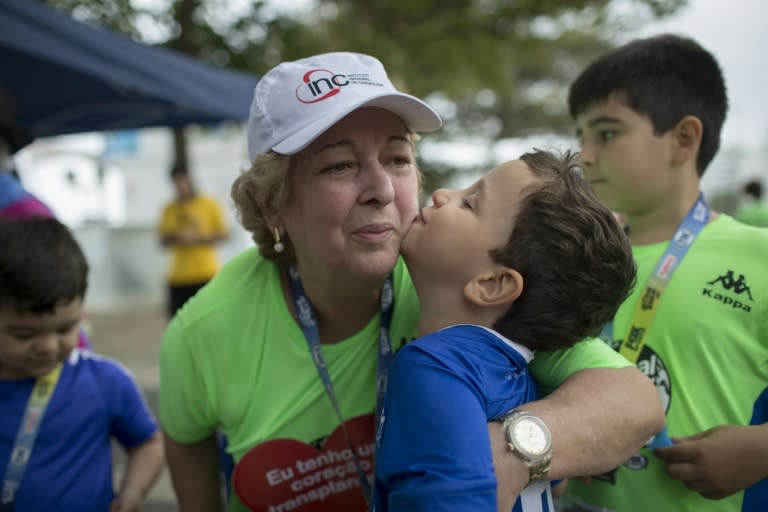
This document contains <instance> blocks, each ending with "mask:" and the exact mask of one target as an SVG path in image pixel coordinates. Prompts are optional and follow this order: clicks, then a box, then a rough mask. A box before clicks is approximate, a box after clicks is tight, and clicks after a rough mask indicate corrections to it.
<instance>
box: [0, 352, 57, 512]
mask: <svg viewBox="0 0 768 512" xmlns="http://www.w3.org/2000/svg"><path fill="white" fill-rule="evenodd" d="M61 369H62V365H61V363H59V364H57V365H56V367H55V368H54V369H53V370H51V371H50V372H48V373H47V374H45V375H43V376H42V377H40V378H38V379H37V381H35V386H34V387H33V388H32V394H30V395H29V400H28V401H27V408H26V410H25V411H24V417H23V419H22V421H21V426H20V427H19V432H18V433H17V434H16V442H15V443H14V445H13V449H12V450H11V458H10V460H9V461H8V466H7V467H6V469H5V478H3V491H2V497H0V512H11V511H12V510H13V505H14V503H15V502H16V491H17V490H18V489H19V486H20V485H21V479H22V478H23V477H24V471H25V470H26V469H27V463H28V462H29V459H30V457H31V455H32V448H33V447H34V446H35V440H36V439H37V433H38V432H39V431H40V423H41V422H42V419H43V414H45V409H46V407H47V406H48V402H50V399H51V396H53V392H54V391H55V390H56V384H57V383H58V381H59V376H60V375H61Z"/></svg>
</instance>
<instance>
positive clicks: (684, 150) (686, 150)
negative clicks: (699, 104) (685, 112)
mask: <svg viewBox="0 0 768 512" xmlns="http://www.w3.org/2000/svg"><path fill="white" fill-rule="evenodd" d="M703 133H704V126H703V125H702V124H701V120H700V119H699V118H698V117H696V116H685V117H684V118H683V119H681V120H680V122H679V123H677V126H675V127H674V128H673V129H672V134H673V137H674V142H675V147H674V149H673V151H672V163H674V164H676V165H681V164H683V163H685V162H686V161H688V160H691V159H692V160H693V165H694V167H695V166H696V160H697V158H698V156H699V147H700V146H701V136H702V134H703Z"/></svg>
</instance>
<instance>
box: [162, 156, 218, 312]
mask: <svg viewBox="0 0 768 512" xmlns="http://www.w3.org/2000/svg"><path fill="white" fill-rule="evenodd" d="M171 180H172V181H173V185H174V187H175V189H176V199H174V200H173V201H172V202H171V203H169V204H167V205H166V206H165V208H164V209H163V215H162V218H161V220H160V225H159V227H158V231H159V235H160V241H161V243H162V244H163V247H166V248H168V249H169V250H170V253H171V263H170V267H169V270H168V277H167V280H168V317H169V318H172V317H173V316H174V315H175V314H176V311H177V310H178V309H179V308H181V306H183V305H184V303H185V302H186V301H187V300H188V299H189V298H191V297H192V296H193V295H194V294H195V293H197V291H198V290H199V289H200V288H202V287H203V286H205V284H206V283H207V282H208V281H210V280H211V278H212V277H213V276H214V275H215V274H216V271H217V270H218V269H219V262H218V258H217V255H216V244H218V243H219V242H222V241H224V240H226V239H227V237H228V230H227V225H226V222H225V220H224V215H223V214H222V211H221V207H220V206H219V203H218V202H217V201H216V200H215V199H213V198H212V197H209V196H206V195H203V194H200V193H198V192H197V190H196V188H195V186H194V183H193V182H192V178H191V177H190V175H189V172H188V170H187V168H186V167H185V166H182V165H175V166H174V167H173V168H172V169H171Z"/></svg>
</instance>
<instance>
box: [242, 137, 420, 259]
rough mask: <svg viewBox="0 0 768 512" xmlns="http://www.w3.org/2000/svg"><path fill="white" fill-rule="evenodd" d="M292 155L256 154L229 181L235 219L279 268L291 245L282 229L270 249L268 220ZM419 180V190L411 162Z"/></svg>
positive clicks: (279, 205)
mask: <svg viewBox="0 0 768 512" xmlns="http://www.w3.org/2000/svg"><path fill="white" fill-rule="evenodd" d="M408 138H409V140H410V141H411V145H412V146H413V155H414V158H415V157H416V142H417V141H418V140H419V139H420V137H419V135H418V134H417V133H414V132H410V131H409V132H408ZM291 164H292V156H291V155H280V154H278V153H275V152H274V151H270V152H268V153H261V154H258V155H256V158H255V159H254V160H253V164H252V165H251V167H250V169H248V170H245V171H243V172H242V173H241V174H240V176H238V177H237V179H235V182H234V183H233V184H232V191H231V196H232V200H233V201H234V203H235V207H236V208H237V214H238V219H239V220H240V223H241V224H242V225H243V227H244V228H245V229H246V230H248V231H250V232H251V238H252V239H253V241H254V242H256V245H257V246H258V247H259V252H260V253H261V255H262V256H263V257H264V258H266V259H268V260H272V261H274V262H275V263H277V264H278V265H280V266H281V267H287V266H289V265H291V264H293V263H294V262H295V253H294V250H293V244H292V243H291V241H290V239H289V238H288V234H287V233H285V232H282V233H280V241H281V242H282V243H283V246H284V247H285V249H284V250H283V251H282V252H277V251H275V249H274V244H275V234H274V228H276V227H277V228H279V227H280V226H277V225H275V226H270V225H269V221H270V220H274V219H275V218H277V217H278V216H279V215H280V213H281V212H282V211H283V209H284V208H285V205H286V203H287V202H288V195H289V190H288V174H289V173H290V171H291ZM414 166H415V167H416V174H417V176H418V180H419V189H421V185H422V182H423V177H422V174H421V170H420V169H419V167H418V165H417V164H416V162H415V161H414Z"/></svg>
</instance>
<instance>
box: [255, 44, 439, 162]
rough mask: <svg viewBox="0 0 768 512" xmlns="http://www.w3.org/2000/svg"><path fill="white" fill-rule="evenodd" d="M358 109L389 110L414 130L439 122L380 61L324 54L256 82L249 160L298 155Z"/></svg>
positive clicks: (354, 55) (286, 65) (426, 129)
mask: <svg viewBox="0 0 768 512" xmlns="http://www.w3.org/2000/svg"><path fill="white" fill-rule="evenodd" d="M360 107H380V108H384V109H386V110H389V111H390V112H392V113H394V114H397V115H398V116H400V118H401V119H402V120H403V122H404V123H405V124H406V126H408V128H409V129H410V130H413V131H414V132H429V131H434V130H437V129H438V128H440V126H441V125H442V119H440V116H439V115H438V114H437V112H435V111H434V110H433V109H432V107H430V106H429V105H427V104H426V103H425V102H423V101H421V100H420V99H418V98H416V97H414V96H411V95H409V94H405V93H402V92H399V91H398V90H397V89H395V86H394V85H392V82H390V81H389V78H388V77H387V72H386V71H385V70H384V66H383V65H382V64H381V62H379V60H378V59H376V58H374V57H371V56H369V55H364V54H362V53H351V52H335V53H324V54H320V55H315V56H313V57H308V58H306V59H300V60H297V61H292V62H283V63H281V64H278V65H277V66H275V67H274V68H272V69H271V70H270V71H269V72H267V74H266V75H264V76H263V77H261V79H260V80H259V82H258V83H257V84H256V89H255V91H254V93H253V102H252V103H251V113H250V115H249V117H248V129H247V137H248V153H249V155H250V157H251V160H252V161H253V159H254V158H255V157H256V155H257V154H259V153H267V152H268V151H270V150H272V151H274V152H275V153H280V154H283V155H293V154H295V153H298V152H299V151H301V150H302V149H304V148H305V147H307V146H308V145H309V144H310V143H311V142H312V141H313V140H315V139H316V138H317V137H319V136H320V135H322V134H323V132H325V131H326V130H327V129H328V128H330V127H331V126H333V125H334V124H335V123H336V122H338V121H339V120H341V119H342V118H343V117H344V116H346V115H347V114H349V113H350V112H352V111H353V110H355V109H358V108H360Z"/></svg>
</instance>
